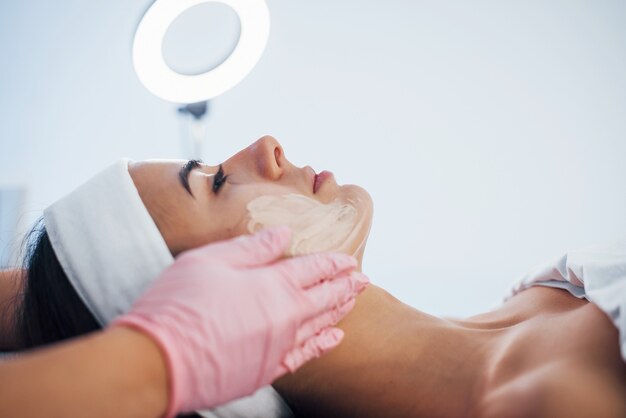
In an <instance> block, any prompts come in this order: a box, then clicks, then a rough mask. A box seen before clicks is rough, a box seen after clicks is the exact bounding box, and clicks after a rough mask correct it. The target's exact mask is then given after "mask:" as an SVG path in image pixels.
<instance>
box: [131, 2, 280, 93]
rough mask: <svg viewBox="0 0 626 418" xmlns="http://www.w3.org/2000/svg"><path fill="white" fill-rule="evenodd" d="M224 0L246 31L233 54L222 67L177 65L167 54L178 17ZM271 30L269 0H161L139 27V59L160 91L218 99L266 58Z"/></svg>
mask: <svg viewBox="0 0 626 418" xmlns="http://www.w3.org/2000/svg"><path fill="white" fill-rule="evenodd" d="M210 2H219V3H223V4H226V5H227V6H230V7H231V8H232V9H233V10H234V11H235V12H236V13H237V15H238V16H239V21H240V23H241V33H240V36H239V42H237V45H236V46H235V49H234V50H233V52H232V54H231V55H230V56H229V57H228V58H227V59H226V60H225V61H224V62H223V63H222V64H220V65H218V66H217V67H216V68H214V69H212V70H210V71H207V72H205V73H203V74H198V75H184V74H180V73H177V72H176V71H174V70H172V69H171V68H170V67H169V66H168V65H167V64H166V62H165V58H164V57H163V47H162V45H163V39H164V38H165V34H166V32H167V30H168V28H169V27H170V25H171V24H172V22H173V21H174V20H175V19H176V18H177V17H178V16H180V15H181V14H182V13H184V12H185V11H187V10H189V9H190V8H192V7H194V6H196V5H198V4H201V3H210ZM269 31H270V15H269V10H268V8H267V4H266V3H265V0H157V1H156V2H155V3H154V4H153V5H152V6H150V8H149V9H148V11H147V12H146V14H145V15H144V17H143V19H142V20H141V22H140V23H139V26H138V27H137V32H136V33H135V40H134V42H133V65H134V67H135V72H136V73H137V76H138V77H139V80H140V81H141V82H142V84H143V85H144V86H145V87H146V88H147V89H148V90H149V91H150V92H152V93H153V94H154V95H156V96H158V97H160V98H161V99H163V100H167V101H170V102H175V103H196V102H202V101H206V100H209V99H212V98H214V97H216V96H219V95H220V94H222V93H224V92H226V91H228V90H230V89H231V88H232V87H234V86H235V85H237V84H238V83H239V82H240V81H241V80H243V78H244V77H245V76H246V75H248V73H249V72H250V71H251V70H252V68H254V66H255V65H256V63H257V62H258V61H259V59H260V58H261V55H262V54H263V50H264V49H265V45H266V44H267V39H268V37H269Z"/></svg>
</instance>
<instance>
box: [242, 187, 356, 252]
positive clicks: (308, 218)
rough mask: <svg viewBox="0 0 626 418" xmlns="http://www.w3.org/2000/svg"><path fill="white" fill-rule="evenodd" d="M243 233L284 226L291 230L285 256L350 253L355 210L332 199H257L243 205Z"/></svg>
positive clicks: (288, 196) (268, 197) (293, 196)
mask: <svg viewBox="0 0 626 418" xmlns="http://www.w3.org/2000/svg"><path fill="white" fill-rule="evenodd" d="M247 212H248V222H247V230H248V231H249V232H256V231H258V230H261V229H264V228H268V227H273V226H279V225H287V226H289V227H290V228H291V230H292V240H291V245H290V247H289V249H288V251H287V255H300V254H310V253H315V252H323V251H341V252H346V253H349V254H352V253H353V249H352V242H353V241H354V233H355V231H356V229H357V228H356V225H357V222H358V212H357V210H356V208H355V207H354V206H352V205H350V204H348V203H346V202H341V201H339V200H335V201H333V202H331V203H328V204H324V203H320V202H318V201H316V200H314V199H311V198H309V197H307V196H304V195H298V194H293V193H292V194H287V195H280V196H260V197H258V198H256V199H254V200H252V201H251V202H250V203H249V204H248V205H247Z"/></svg>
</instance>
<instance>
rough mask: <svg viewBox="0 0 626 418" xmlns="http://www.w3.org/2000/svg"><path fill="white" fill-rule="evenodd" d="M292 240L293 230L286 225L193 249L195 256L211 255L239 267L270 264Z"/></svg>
mask: <svg viewBox="0 0 626 418" xmlns="http://www.w3.org/2000/svg"><path fill="white" fill-rule="evenodd" d="M290 242H291V230H290V229H289V228H288V227H286V226H279V227H275V228H269V229H264V230H262V231H259V232H257V233H255V234H253V235H243V236H240V237H237V238H234V239H231V240H227V241H222V242H219V243H213V244H209V245H206V246H204V247H201V248H199V249H196V250H192V251H193V254H194V256H200V257H203V256H209V255H210V256H211V257H216V258H219V259H220V260H221V261H222V262H224V263H226V264H229V265H231V266H237V267H256V266H262V265H265V264H269V263H271V262H273V261H275V260H277V259H279V258H280V257H282V256H283V254H284V253H285V251H286V250H287V248H288V247H289V244H290Z"/></svg>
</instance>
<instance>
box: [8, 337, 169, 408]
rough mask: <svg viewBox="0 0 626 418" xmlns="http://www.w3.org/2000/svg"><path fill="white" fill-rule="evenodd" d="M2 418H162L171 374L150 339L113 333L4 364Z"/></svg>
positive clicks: (47, 349) (31, 354) (86, 338)
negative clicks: (168, 377)
mask: <svg viewBox="0 0 626 418" xmlns="http://www.w3.org/2000/svg"><path fill="white" fill-rule="evenodd" d="M0 387H1V388H2V390H1V391H0V416H3V417H17V416H19V417H42V416H47V417H86V416H88V417H96V418H97V417H113V416H114V417H146V418H148V417H159V416H161V415H162V414H163V413H164V412H165V409H166V406H167V395H168V394H167V369H166V365H165V360H164V358H163V357H162V355H161V352H160V350H159V348H158V346H157V345H156V343H154V342H153V341H152V340H151V339H150V338H149V337H147V336H145V335H144V334H142V333H140V332H137V331H133V330H131V329H129V328H126V327H113V328H110V329H108V330H106V331H103V332H98V333H95V334H91V335H88V336H85V337H82V338H80V339H77V340H73V341H71V342H67V343H62V344H58V345H55V346H52V347H50V348H45V349H42V350H37V351H34V352H32V353H29V354H25V355H24V356H22V357H18V358H15V359H12V360H8V361H2V362H0Z"/></svg>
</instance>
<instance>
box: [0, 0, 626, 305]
mask: <svg viewBox="0 0 626 418" xmlns="http://www.w3.org/2000/svg"><path fill="white" fill-rule="evenodd" d="M148 5H149V2H146V1H144V0H141V1H139V0H107V1H104V0H100V1H89V2H87V1H83V0H66V1H44V0H33V1H28V2H24V1H18V0H2V1H1V2H0V188H5V189H6V188H12V187H26V188H27V192H28V194H27V204H26V207H25V208H24V214H23V215H22V217H21V218H20V219H21V224H20V225H21V229H22V230H24V229H25V228H26V227H27V225H28V224H29V223H30V222H32V221H33V220H34V219H35V218H36V217H37V216H38V215H39V214H40V211H41V210H42V209H43V208H44V207H45V206H46V205H48V204H49V203H51V202H52V201H54V200H55V199H57V198H59V197H60V196H61V195H63V194H64V193H66V192H68V191H70V190H71V189H73V188H74V187H76V186H77V185H78V184H80V183H81V182H82V181H84V180H85V179H86V178H87V177H89V176H90V175H92V174H94V173H95V172H97V171H98V170H100V169H101V168H103V167H104V166H105V165H107V164H109V163H110V162H111V161H113V160H115V159H117V158H119V157H121V156H128V157H131V158H134V159H144V158H156V157H174V158H178V157H182V154H181V143H180V141H181V120H180V117H179V116H178V114H177V112H176V106H175V105H172V104H169V103H166V102H163V101H161V100H159V99H157V98H155V97H154V96H152V95H151V94H150V93H149V92H148V91H146V90H145V89H144V88H143V87H142V85H141V84H140V83H139V81H138V80H137V78H136V76H135V74H134V72H133V69H132V63H131V42H132V37H133V34H134V29H135V27H136V24H137V23H138V21H139V19H140V17H141V15H142V13H143V11H144V10H145V8H146V7H147V6H148ZM268 5H269V8H270V12H271V17H272V28H271V34H270V40H269V43H268V46H267V49H266V51H265V54H264V55H263V57H262V59H261V61H260V62H259V64H258V65H257V67H256V68H255V69H254V70H253V72H252V73H251V74H250V75H249V76H248V77H247V78H246V79H245V80H244V81H243V82H242V83H241V84H239V85H238V86H237V87H235V88H234V89H233V90H231V91H230V92H228V93H226V94H224V95H223V96H221V97H219V98H217V99H216V100H214V101H213V103H212V110H211V115H210V120H209V125H208V129H209V133H208V136H209V138H210V139H209V141H208V142H207V144H206V146H205V148H204V150H205V152H204V155H203V157H204V159H205V161H207V162H208V163H218V162H220V161H221V160H223V159H225V158H227V157H228V156H230V155H231V154H233V153H234V152H235V151H237V150H239V149H241V148H243V147H245V146H247V145H248V144H249V143H251V142H252V141H253V140H255V139H256V138H258V137H259V136H261V135H263V134H266V133H269V134H273V135H274V136H276V137H277V138H278V139H279V140H280V141H281V143H282V145H283V146H284V148H285V152H286V155H287V157H288V158H289V159H290V160H291V161H292V162H293V163H295V164H296V165H300V166H302V165H306V164H310V165H311V166H313V167H314V168H315V169H316V170H317V171H321V170H322V169H330V170H332V171H334V172H335V175H336V177H337V179H338V181H340V182H349V183H356V184H359V185H362V186H363V187H365V188H366V189H367V190H368V191H369V192H370V194H371V195H372V197H373V199H374V204H375V216H374V224H373V228H372V232H371V235H370V240H369V246H368V249H367V251H366V256H365V271H366V272H367V273H368V274H369V276H370V277H371V279H372V280H373V281H374V282H375V283H376V284H378V285H380V286H382V287H384V288H386V289H388V290H389V291H391V293H393V294H394V295H396V296H397V297H399V298H400V299H402V300H403V301H405V302H407V303H409V304H411V305H413V306H415V307H417V308H419V309H422V310H425V311H426V312H429V313H433V314H443V315H454V316H462V315H467V314H472V313H477V312H480V311H482V310H486V309H488V308H490V307H492V306H493V305H494V304H495V303H497V301H498V299H499V297H500V296H501V295H503V294H504V293H505V291H506V290H507V289H508V288H509V285H510V283H511V282H512V280H514V279H515V278H516V277H518V276H520V275H521V274H523V273H524V272H525V271H526V270H528V269H530V268H531V267H533V266H534V265H536V264H537V263H539V262H541V261H543V260H545V259H549V258H552V257H556V256H558V255H560V254H561V253H563V252H565V251H567V250H569V249H576V248H580V247H585V246H589V245H595V244H602V243H603V242H607V241H611V240H614V239H617V238H618V237H621V236H624V233H625V231H626V164H625V157H626V141H625V138H626V25H624V22H626V2H623V1H575V0H562V1H550V2H546V1H495V0H494V1H473V2H467V1H417V0H404V1H400V0H395V1H387V2H383V1H372V0H359V1H356V0H341V1H337V0H316V1H293V0H268ZM198 7H200V6H198ZM194 16H195V15H193V14H192V15H189V16H187V17H186V19H188V20H189V21H193V20H194V19H195V20H197V21H198V22H196V25H195V28H196V29H195V30H197V28H198V27H201V26H200V25H201V24H202V23H203V20H202V18H203V16H202V13H197V16H196V17H194ZM204 17H206V16H204ZM181 19H182V17H181ZM225 22H226V21H225ZM179 26H180V25H179ZM193 28H194V25H193V24H190V25H189V30H190V31H192V29H193ZM218 29H219V28H218ZM231 29H232V28H231ZM215 30H217V29H215ZM219 30H222V31H226V32H228V30H229V29H228V28H226V29H224V28H222V29H219ZM226 32H223V33H226ZM190 33H191V32H190ZM179 35H180V36H179V37H175V38H172V39H174V41H172V40H171V39H170V41H171V42H176V39H180V40H183V39H191V38H190V37H187V38H185V36H184V35H185V34H182V35H181V34H180V33H179ZM188 36H191V35H188ZM170 47H171V45H170ZM196 47H197V45H196ZM180 48H181V50H183V49H185V48H191V46H190V45H189V44H188V43H185V42H182V41H181V42H180ZM220 48H222V49H223V48H224V46H223V45H221V46H220ZM218 49H219V48H218ZM0 245H2V246H4V247H5V248H6V247H7V245H8V243H6V242H5V243H0Z"/></svg>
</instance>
